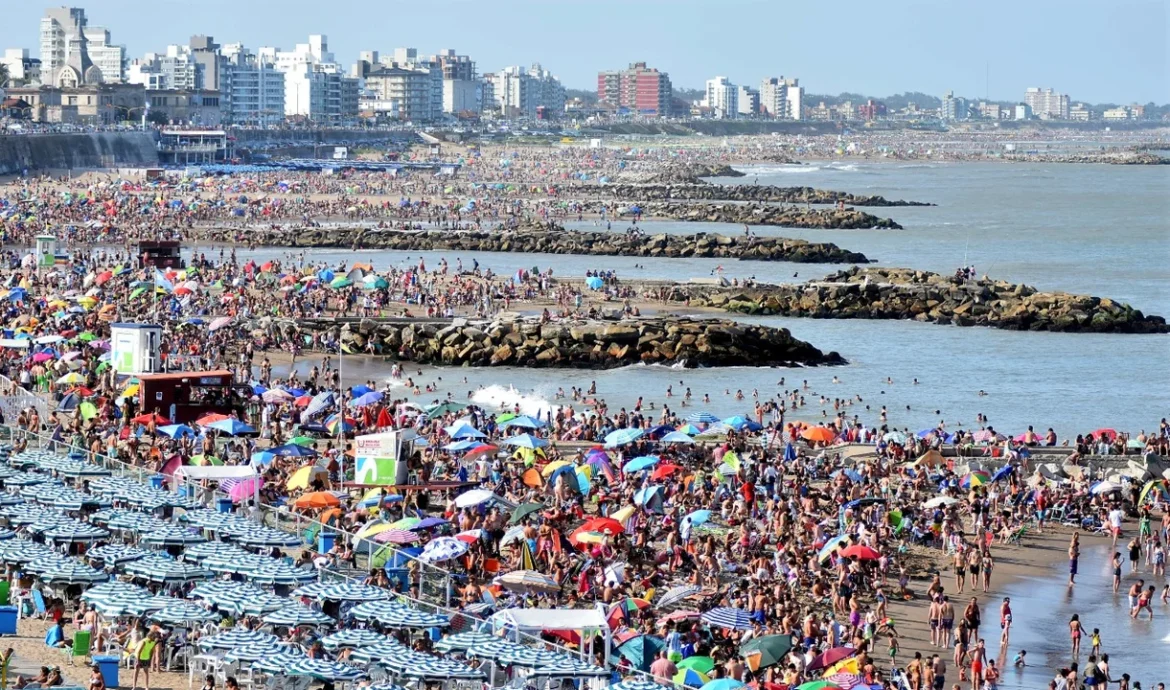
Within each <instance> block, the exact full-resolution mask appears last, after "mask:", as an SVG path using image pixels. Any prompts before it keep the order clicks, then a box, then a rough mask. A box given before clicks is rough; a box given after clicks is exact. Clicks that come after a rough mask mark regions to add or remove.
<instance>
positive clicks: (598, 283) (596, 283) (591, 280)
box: [585, 276, 645, 670]
mask: <svg viewBox="0 0 1170 690" xmlns="http://www.w3.org/2000/svg"><path fill="white" fill-rule="evenodd" d="M585 285H587V286H588V287H589V289H590V290H600V289H601V288H602V287H603V286H604V285H605V281H604V280H602V279H601V278H598V277H597V276H589V277H588V278H586V279H585ZM643 670H645V669H643Z"/></svg>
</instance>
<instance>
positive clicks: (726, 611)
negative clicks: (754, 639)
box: [700, 606, 752, 630]
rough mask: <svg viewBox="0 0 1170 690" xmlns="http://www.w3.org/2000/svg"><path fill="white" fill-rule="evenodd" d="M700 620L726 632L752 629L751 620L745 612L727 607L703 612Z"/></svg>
mask: <svg viewBox="0 0 1170 690" xmlns="http://www.w3.org/2000/svg"><path fill="white" fill-rule="evenodd" d="M700 620H702V621H703V622H704V623H706V624H707V625H710V626H713V627H716V628H725V629H727V630H749V629H751V627H752V619H751V618H750V617H749V616H748V613H747V611H744V610H743V609H735V608H731V607H729V606H721V607H719V608H715V609H711V610H710V611H705V612H704V613H703V615H702V616H701V617H700Z"/></svg>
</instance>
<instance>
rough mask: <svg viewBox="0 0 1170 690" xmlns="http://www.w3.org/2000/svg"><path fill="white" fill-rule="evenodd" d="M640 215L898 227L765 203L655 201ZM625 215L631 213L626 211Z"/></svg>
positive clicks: (852, 214) (863, 216)
mask: <svg viewBox="0 0 1170 690" xmlns="http://www.w3.org/2000/svg"><path fill="white" fill-rule="evenodd" d="M639 208H640V209H641V211H642V217H643V218H669V219H671V220H681V221H690V222H707V223H736V224H740V225H743V224H748V225H777V226H781V227H786V228H810V229H827V230H869V229H881V230H901V229H902V226H901V225H899V224H898V223H896V222H894V221H893V220H892V219H890V218H878V217H877V216H875V215H873V214H870V213H866V212H864V211H858V210H856V209H852V208H845V209H838V208H833V209H826V208H821V209H802V208H794V207H791V206H789V207H783V206H773V205H764V204H736V203H727V204H704V203H685V202H681V201H658V202H653V203H649V204H645V205H641V206H639ZM626 215H633V214H632V212H630V211H628V210H627V213H626Z"/></svg>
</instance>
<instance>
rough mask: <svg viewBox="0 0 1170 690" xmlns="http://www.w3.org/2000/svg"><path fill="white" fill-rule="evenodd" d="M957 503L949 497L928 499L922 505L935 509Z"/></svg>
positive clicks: (955, 499) (956, 500)
mask: <svg viewBox="0 0 1170 690" xmlns="http://www.w3.org/2000/svg"><path fill="white" fill-rule="evenodd" d="M958 502H959V499H957V498H952V497H950V496H935V497H934V498H932V499H930V500H929V501H926V502H925V503H923V504H922V505H923V506H924V507H926V508H937V507H939V506H949V505H951V504H954V503H958Z"/></svg>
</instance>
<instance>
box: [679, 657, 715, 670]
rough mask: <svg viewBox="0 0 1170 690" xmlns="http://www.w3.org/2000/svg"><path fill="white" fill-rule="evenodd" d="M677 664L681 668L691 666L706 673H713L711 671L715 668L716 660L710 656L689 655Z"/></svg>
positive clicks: (690, 667)
mask: <svg viewBox="0 0 1170 690" xmlns="http://www.w3.org/2000/svg"><path fill="white" fill-rule="evenodd" d="M675 666H677V667H678V668H680V669H685V668H689V669H694V670H695V671H698V672H699V673H702V674H705V675H711V671H712V670H714V668H715V660H714V659H712V658H711V657H709V656H702V655H697V656H688V657H687V658H685V659H683V660H682V661H679V662H678V663H676V664H675Z"/></svg>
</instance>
